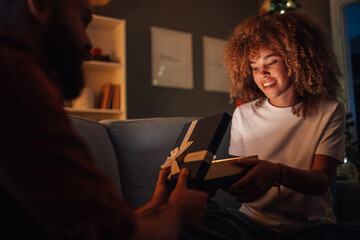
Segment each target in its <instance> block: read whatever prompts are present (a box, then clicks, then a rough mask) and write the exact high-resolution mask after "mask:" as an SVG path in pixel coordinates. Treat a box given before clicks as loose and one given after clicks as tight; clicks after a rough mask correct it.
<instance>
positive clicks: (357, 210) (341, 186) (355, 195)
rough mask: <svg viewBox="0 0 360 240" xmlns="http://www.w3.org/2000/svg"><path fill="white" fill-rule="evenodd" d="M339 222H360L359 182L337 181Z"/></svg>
mask: <svg viewBox="0 0 360 240" xmlns="http://www.w3.org/2000/svg"><path fill="white" fill-rule="evenodd" d="M336 192H337V207H338V220H339V221H353V220H360V182H355V181H337V183H336Z"/></svg>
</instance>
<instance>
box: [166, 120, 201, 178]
mask: <svg viewBox="0 0 360 240" xmlns="http://www.w3.org/2000/svg"><path fill="white" fill-rule="evenodd" d="M196 123H197V120H195V121H192V123H191V125H190V127H189V129H188V131H187V132H186V135H185V137H184V139H183V141H182V143H181V145H180V148H179V147H176V148H174V149H173V150H172V151H171V152H170V156H169V157H167V158H166V161H165V163H164V164H162V165H161V168H162V169H165V168H167V167H171V175H174V174H177V173H179V172H180V168H179V164H178V162H177V158H178V157H179V156H180V155H181V154H183V153H184V152H185V151H186V150H187V149H188V148H189V147H190V146H191V144H193V141H189V138H190V136H191V134H192V132H193V131H194V128H195V125H196Z"/></svg>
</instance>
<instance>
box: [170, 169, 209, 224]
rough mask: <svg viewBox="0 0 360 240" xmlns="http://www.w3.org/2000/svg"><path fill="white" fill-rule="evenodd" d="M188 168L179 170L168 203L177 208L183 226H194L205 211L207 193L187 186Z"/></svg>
mask: <svg viewBox="0 0 360 240" xmlns="http://www.w3.org/2000/svg"><path fill="white" fill-rule="evenodd" d="M188 177H189V170H188V169H186V168H184V169H182V170H181V172H180V176H179V179H178V181H177V183H176V186H175V189H174V190H173V192H172V193H171V195H170V198H169V202H168V205H169V207H175V208H178V209H179V213H180V219H181V223H182V226H183V227H191V226H196V225H197V224H198V223H199V222H200V219H201V218H202V216H203V215H204V212H205V207H206V199H207V198H208V194H207V193H206V192H203V191H198V190H191V189H188V188H187V180H188Z"/></svg>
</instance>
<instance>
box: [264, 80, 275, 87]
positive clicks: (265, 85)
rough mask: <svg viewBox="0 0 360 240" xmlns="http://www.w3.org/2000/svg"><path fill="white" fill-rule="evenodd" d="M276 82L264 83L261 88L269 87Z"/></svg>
mask: <svg viewBox="0 0 360 240" xmlns="http://www.w3.org/2000/svg"><path fill="white" fill-rule="evenodd" d="M275 82H276V81H272V82H266V83H263V86H264V87H268V86H270V85H273V84H274V83H275Z"/></svg>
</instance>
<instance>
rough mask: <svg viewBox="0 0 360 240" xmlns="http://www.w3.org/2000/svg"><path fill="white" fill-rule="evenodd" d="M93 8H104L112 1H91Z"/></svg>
mask: <svg viewBox="0 0 360 240" xmlns="http://www.w3.org/2000/svg"><path fill="white" fill-rule="evenodd" d="M89 2H90V5H92V6H104V5H106V4H108V3H109V2H110V0H89Z"/></svg>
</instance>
